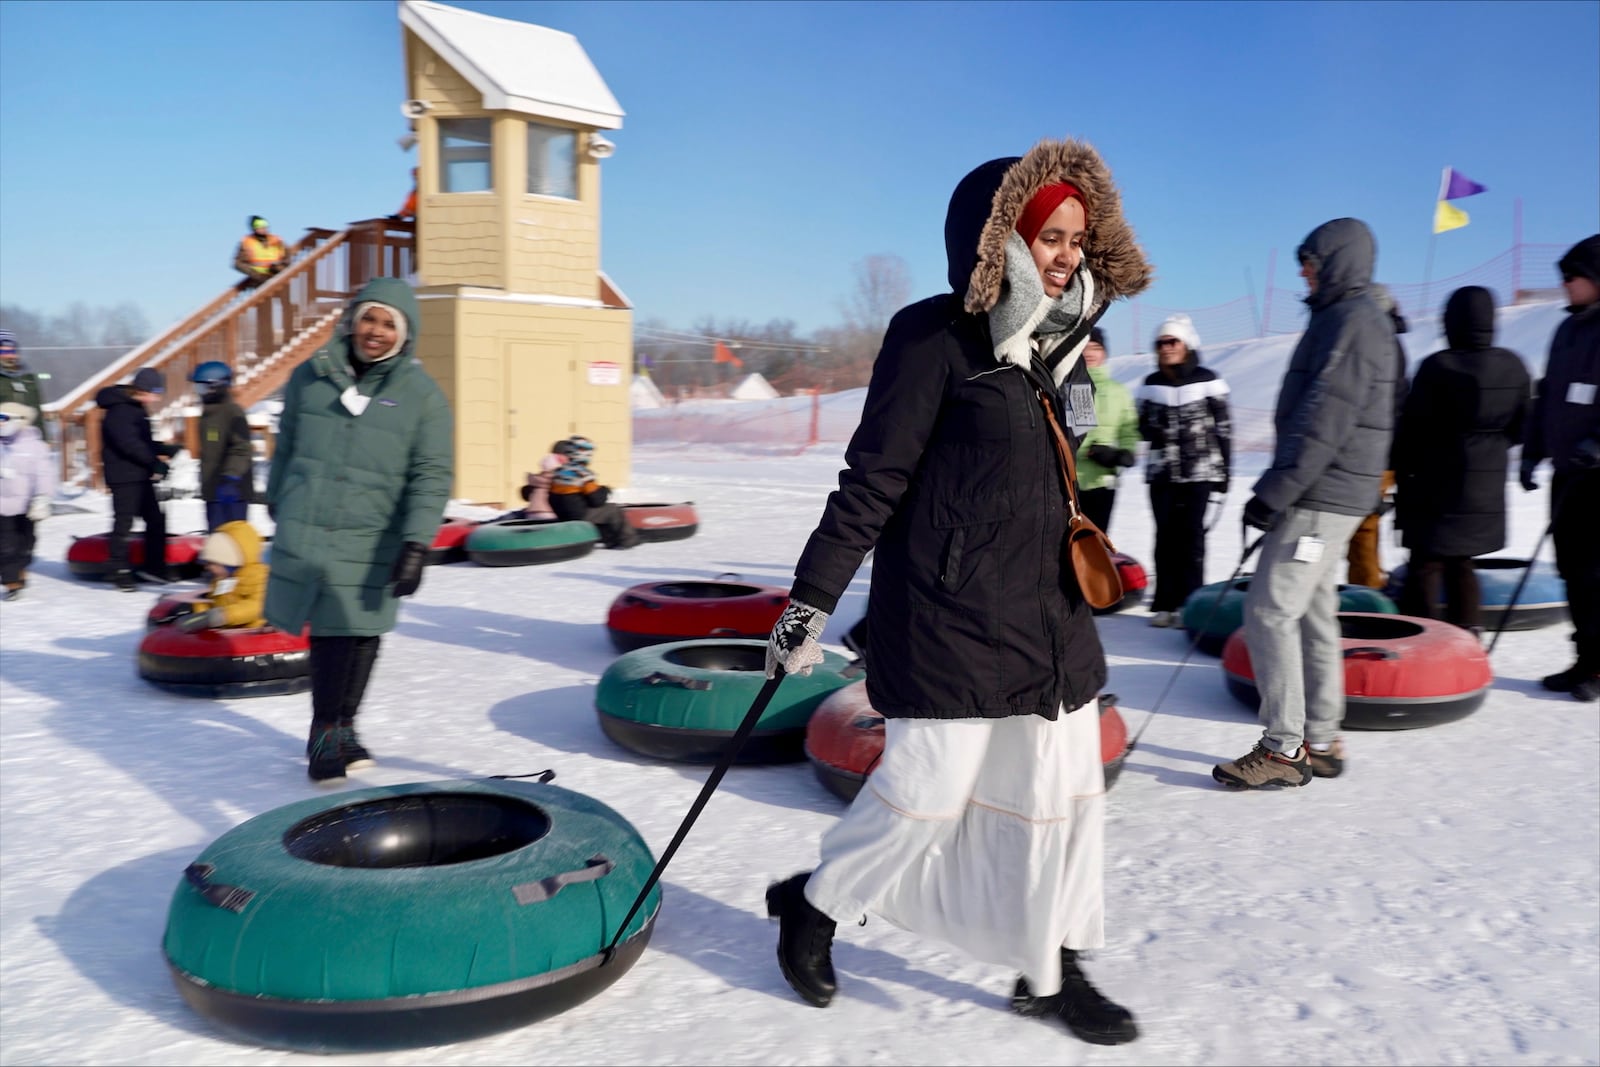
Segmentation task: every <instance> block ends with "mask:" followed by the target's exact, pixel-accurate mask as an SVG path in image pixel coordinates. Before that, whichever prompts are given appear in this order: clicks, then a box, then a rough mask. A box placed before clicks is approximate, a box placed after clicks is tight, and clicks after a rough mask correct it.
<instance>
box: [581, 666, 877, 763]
mask: <svg viewBox="0 0 1600 1067" xmlns="http://www.w3.org/2000/svg"><path fill="white" fill-rule="evenodd" d="M766 656H767V643H766V642H765V641H748V640H730V639H723V638H709V639H705V640H697V641H674V642H672V643H670V644H664V645H650V646H648V647H646V648H640V649H635V650H634V651H632V652H629V653H627V654H625V655H622V656H619V657H617V659H616V660H615V661H613V662H612V664H611V666H609V667H607V668H606V672H605V673H604V674H603V675H601V676H600V684H599V686H598V687H597V688H596V689H595V695H594V706H595V710H596V711H597V712H598V713H599V715H600V728H601V729H602V730H604V731H605V733H606V736H607V737H609V738H611V740H613V741H615V742H616V743H617V744H619V745H621V746H622V747H624V748H627V749H632V750H633V751H634V752H638V753H640V754H642V755H645V756H653V757H655V758H657V759H668V760H680V761H684V762H689V763H708V762H714V761H716V760H718V759H720V758H721V757H722V756H723V754H724V753H725V752H726V751H727V747H728V742H729V741H731V740H732V739H733V735H734V733H735V732H736V731H737V730H738V729H739V724H740V723H741V722H743V721H744V717H745V714H746V713H747V712H748V711H749V710H750V706H751V705H752V704H754V703H755V699H756V694H757V693H758V692H760V690H761V686H762V683H764V682H765V681H766ZM849 665H850V661H849V660H847V659H845V657H843V656H841V655H838V654H837V653H834V652H828V651H826V650H824V651H823V661H822V662H821V663H820V664H818V665H817V666H815V667H813V668H812V669H811V673H810V674H804V675H789V676H787V677H785V678H784V680H783V682H782V684H781V685H779V686H778V689H777V692H776V693H774V694H773V697H772V703H770V704H768V705H767V710H766V711H765V712H763V713H762V715H761V718H760V720H758V721H757V723H756V727H755V730H754V731H753V732H752V733H751V734H750V737H749V739H748V740H746V742H745V744H744V747H743V748H741V749H740V750H739V755H738V758H737V762H739V763H792V762H795V761H798V760H802V759H804V758H805V742H806V723H807V722H808V721H809V720H810V719H811V713H812V712H814V711H816V710H817V707H818V706H819V705H820V704H821V703H822V702H823V701H824V700H825V699H827V697H828V694H829V693H832V692H833V691H834V690H835V689H840V688H843V687H844V686H846V685H849V684H850V683H851V682H852V681H854V680H855V677H856V674H857V672H856V671H855V670H854V669H851V671H850V673H848V674H847V673H845V671H846V668H847V667H849Z"/></svg>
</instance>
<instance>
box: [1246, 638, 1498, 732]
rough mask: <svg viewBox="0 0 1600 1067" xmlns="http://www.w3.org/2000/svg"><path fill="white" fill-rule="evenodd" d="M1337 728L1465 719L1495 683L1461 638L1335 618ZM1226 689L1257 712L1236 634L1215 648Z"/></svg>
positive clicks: (1475, 649) (1482, 658)
mask: <svg viewBox="0 0 1600 1067" xmlns="http://www.w3.org/2000/svg"><path fill="white" fill-rule="evenodd" d="M1339 629H1340V630H1341V631H1342V633H1343V645H1344V693H1345V699H1344V725H1345V727H1346V728H1347V729H1351V730H1412V729H1415V728H1417V727H1419V726H1435V725H1438V724H1439V723H1445V722H1454V721H1455V720H1456V719H1461V718H1465V717H1466V716H1468V715H1470V714H1472V712H1473V711H1475V710H1476V709H1477V707H1478V705H1479V704H1482V703H1483V699H1484V697H1486V696H1488V694H1489V686H1490V685H1492V684H1493V682H1494V673H1493V672H1492V671H1490V669H1489V656H1488V654H1487V653H1485V652H1484V650H1483V646H1482V645H1480V644H1479V643H1478V639H1477V638H1476V637H1474V636H1472V634H1471V633H1469V632H1468V631H1466V630H1462V629H1460V628H1458V627H1455V626H1451V625H1450V624H1449V623H1446V622H1439V621H1437V620H1434V619H1419V618H1416V617H1415V616H1411V615H1378V614H1369V613H1367V612H1357V611H1342V612H1340V613H1339ZM1222 670H1223V674H1224V675H1225V676H1226V678H1227V680H1228V689H1229V691H1230V692H1232V693H1233V695H1234V696H1236V697H1238V698H1239V699H1240V700H1241V701H1243V702H1244V703H1245V704H1247V705H1249V706H1251V707H1256V706H1257V705H1259V704H1260V703H1261V696H1260V694H1259V693H1258V692H1257V690H1256V677H1255V672H1254V671H1253V670H1252V669H1251V666H1250V649H1249V647H1248V646H1247V645H1246V644H1245V641H1244V631H1243V630H1239V631H1237V632H1235V633H1234V634H1233V636H1232V637H1229V638H1228V641H1227V643H1226V644H1225V645H1223V647H1222Z"/></svg>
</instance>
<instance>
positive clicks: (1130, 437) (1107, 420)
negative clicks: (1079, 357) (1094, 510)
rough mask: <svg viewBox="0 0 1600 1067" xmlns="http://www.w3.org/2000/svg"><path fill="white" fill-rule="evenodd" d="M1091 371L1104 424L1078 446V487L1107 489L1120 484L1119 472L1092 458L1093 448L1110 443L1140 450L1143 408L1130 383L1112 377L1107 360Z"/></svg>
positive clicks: (1096, 404)
mask: <svg viewBox="0 0 1600 1067" xmlns="http://www.w3.org/2000/svg"><path fill="white" fill-rule="evenodd" d="M1088 371H1089V380H1090V381H1092V382H1094V417H1095V419H1096V421H1098V422H1099V423H1100V425H1098V426H1096V427H1095V428H1094V429H1092V430H1090V431H1089V436H1087V437H1085V438H1084V439H1083V443H1082V444H1080V445H1079V446H1078V455H1077V459H1078V488H1079V489H1080V490H1083V489H1107V488H1110V487H1111V486H1114V485H1116V484H1117V472H1116V471H1114V470H1112V469H1111V468H1109V467H1104V466H1102V465H1100V464H1099V463H1096V462H1095V461H1094V460H1092V459H1090V458H1089V449H1091V448H1093V447H1094V446H1095V445H1109V446H1110V447H1112V448H1125V449H1127V450H1128V451H1129V452H1133V453H1135V454H1137V453H1138V451H1139V410H1138V409H1137V408H1135V407H1134V406H1133V394H1132V393H1131V392H1129V391H1128V387H1127V386H1126V385H1123V384H1122V383H1121V382H1119V381H1117V380H1116V379H1115V378H1113V377H1111V372H1110V371H1108V370H1106V368H1105V366H1104V364H1102V365H1101V366H1098V367H1090V368H1088Z"/></svg>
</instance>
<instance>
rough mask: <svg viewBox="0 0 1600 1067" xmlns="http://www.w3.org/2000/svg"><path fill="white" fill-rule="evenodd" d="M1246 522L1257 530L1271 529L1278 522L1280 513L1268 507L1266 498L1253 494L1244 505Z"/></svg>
mask: <svg viewBox="0 0 1600 1067" xmlns="http://www.w3.org/2000/svg"><path fill="white" fill-rule="evenodd" d="M1244 524H1245V525H1246V526H1253V527H1255V528H1256V529H1257V530H1270V529H1272V528H1273V527H1274V526H1276V525H1277V524H1278V513H1277V512H1276V511H1273V510H1272V509H1271V508H1270V507H1268V506H1267V502H1266V501H1265V500H1262V499H1261V498H1260V497H1258V496H1253V497H1251V498H1250V502H1249V503H1247V504H1245V506H1244Z"/></svg>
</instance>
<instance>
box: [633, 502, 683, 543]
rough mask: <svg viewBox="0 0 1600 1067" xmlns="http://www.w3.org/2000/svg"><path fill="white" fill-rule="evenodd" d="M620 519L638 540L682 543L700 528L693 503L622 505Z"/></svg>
mask: <svg viewBox="0 0 1600 1067" xmlns="http://www.w3.org/2000/svg"><path fill="white" fill-rule="evenodd" d="M622 517H623V518H625V519H627V520H628V525H629V526H632V527H633V528H634V529H635V530H637V531H638V533H639V540H640V541H644V542H653V541H682V540H683V539H684V538H686V537H693V536H694V533H695V531H696V530H698V529H699V528H700V517H699V516H698V515H696V514H695V510H694V502H693V501H685V502H683V503H682V504H623V505H622Z"/></svg>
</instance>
